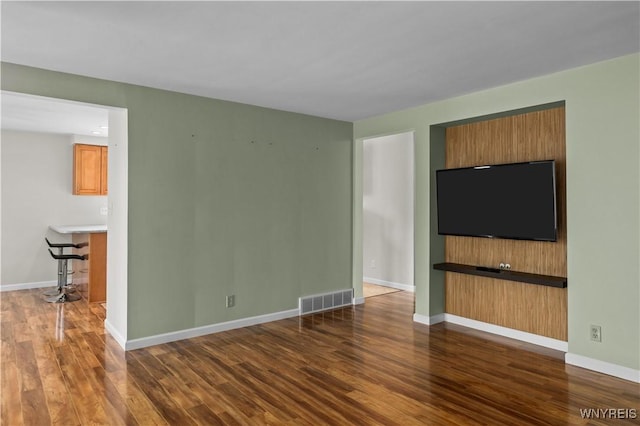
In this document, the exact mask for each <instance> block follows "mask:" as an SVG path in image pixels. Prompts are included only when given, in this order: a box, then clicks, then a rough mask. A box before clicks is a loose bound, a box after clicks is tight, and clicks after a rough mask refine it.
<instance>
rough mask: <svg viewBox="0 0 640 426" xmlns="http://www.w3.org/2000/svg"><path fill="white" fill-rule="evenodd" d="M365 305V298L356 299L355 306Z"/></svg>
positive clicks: (354, 299) (354, 300)
mask: <svg viewBox="0 0 640 426" xmlns="http://www.w3.org/2000/svg"><path fill="white" fill-rule="evenodd" d="M363 303H364V297H354V298H353V304H354V305H362V304H363Z"/></svg>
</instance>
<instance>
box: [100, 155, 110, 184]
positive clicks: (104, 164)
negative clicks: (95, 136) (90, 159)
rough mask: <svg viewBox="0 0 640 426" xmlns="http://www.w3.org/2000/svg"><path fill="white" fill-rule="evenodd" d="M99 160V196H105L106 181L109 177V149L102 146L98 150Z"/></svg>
mask: <svg viewBox="0 0 640 426" xmlns="http://www.w3.org/2000/svg"><path fill="white" fill-rule="evenodd" d="M100 159H101V161H100V168H101V174H100V194H102V195H107V194H108V191H107V189H108V186H107V182H108V181H109V180H108V179H107V178H108V176H109V148H107V147H106V146H103V147H101V149H100Z"/></svg>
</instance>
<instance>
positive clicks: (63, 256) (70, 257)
mask: <svg viewBox="0 0 640 426" xmlns="http://www.w3.org/2000/svg"><path fill="white" fill-rule="evenodd" d="M48 250H49V253H50V254H51V257H53V258H54V259H56V260H87V255H86V254H83V255H80V254H54V253H53V252H52V251H51V249H48Z"/></svg>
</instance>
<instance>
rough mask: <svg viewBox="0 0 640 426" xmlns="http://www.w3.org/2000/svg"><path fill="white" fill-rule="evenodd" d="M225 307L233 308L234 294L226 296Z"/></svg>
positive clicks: (234, 304) (234, 302) (234, 303)
mask: <svg viewBox="0 0 640 426" xmlns="http://www.w3.org/2000/svg"><path fill="white" fill-rule="evenodd" d="M226 306H227V308H233V307H234V306H236V295H235V294H232V295H230V296H227V298H226Z"/></svg>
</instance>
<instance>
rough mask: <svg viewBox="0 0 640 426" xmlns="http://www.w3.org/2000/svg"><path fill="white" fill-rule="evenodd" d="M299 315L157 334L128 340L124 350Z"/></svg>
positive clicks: (293, 311)
mask: <svg viewBox="0 0 640 426" xmlns="http://www.w3.org/2000/svg"><path fill="white" fill-rule="evenodd" d="M298 315H300V310H299V309H290V310H288V311H281V312H275V313H272V314H266V315H258V316H255V317H249V318H242V319H237V320H233V321H227V322H221V323H218V324H211V325H205V326H202V327H195V328H189V329H186V330H179V331H173V332H170V333H163V334H157V335H155V336H149V337H141V338H139V339H132V340H128V341H127V342H126V343H125V345H124V349H125V350H126V351H130V350H134V349H140V348H146V347H148V346H154V345H160V344H162V343H169V342H175V341H177V340H183V339H191V338H193V337H200V336H204V335H206V334H213V333H220V332H221V331H228V330H233V329H236V328H242V327H249V326H252V325H257V324H263V323H266V322H271V321H278V320H281V319H286V318H291V317H297V316H298Z"/></svg>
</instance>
